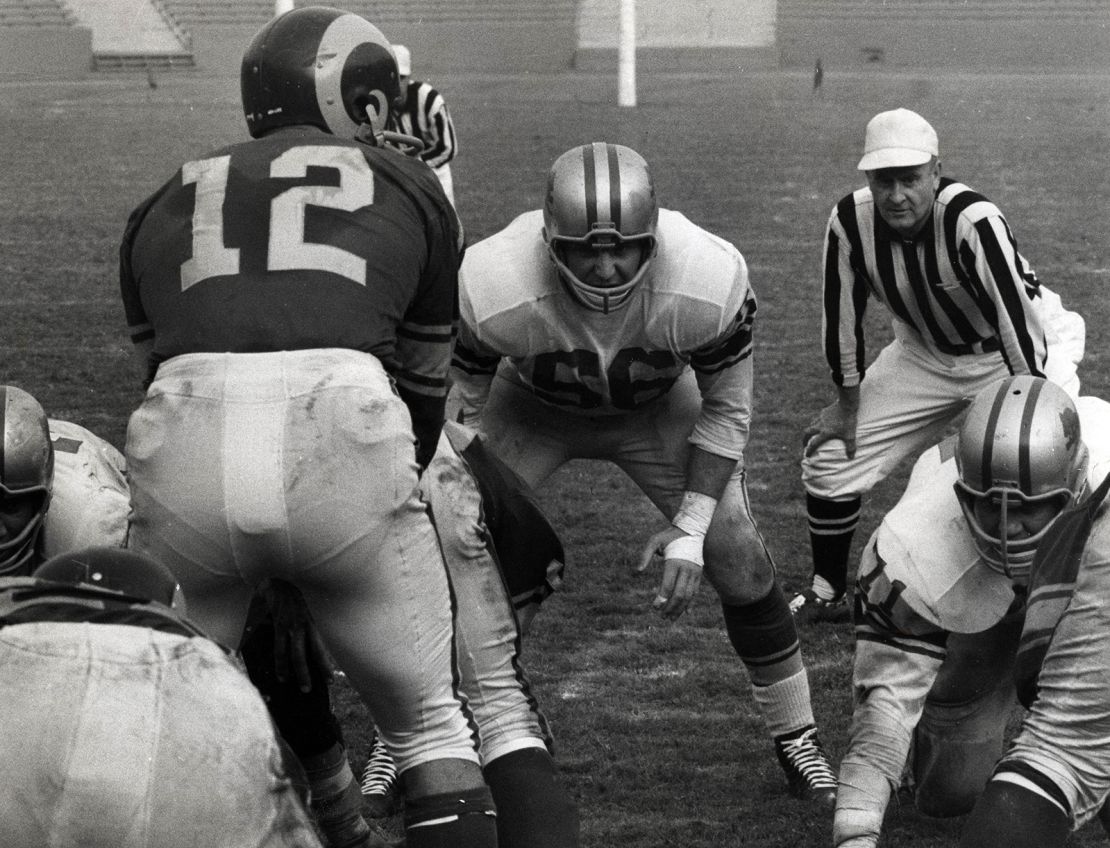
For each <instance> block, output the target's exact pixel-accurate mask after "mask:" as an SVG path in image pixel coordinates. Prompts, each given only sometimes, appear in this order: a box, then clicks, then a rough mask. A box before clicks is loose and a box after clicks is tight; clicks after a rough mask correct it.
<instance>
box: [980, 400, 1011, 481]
mask: <svg viewBox="0 0 1110 848" xmlns="http://www.w3.org/2000/svg"><path fill="white" fill-rule="evenodd" d="M1007 397H1009V392H999V393H998V394H996V395H995V397H994V403H992V404H991V411H990V415H988V416H987V426H986V430H985V432H984V433H983V459H982V466H981V467H980V469H979V479H980V480H982V481H983V483H982V486H983V491H984V492H985V491H987V490H988V489H990V488H991V487H993V486H994V475H993V474H991V466H992V465H993V464H994V438H995V432H996V431H997V430H998V419H999V418H1001V417H1002V407H1003V406H1005V405H1006V398H1007Z"/></svg>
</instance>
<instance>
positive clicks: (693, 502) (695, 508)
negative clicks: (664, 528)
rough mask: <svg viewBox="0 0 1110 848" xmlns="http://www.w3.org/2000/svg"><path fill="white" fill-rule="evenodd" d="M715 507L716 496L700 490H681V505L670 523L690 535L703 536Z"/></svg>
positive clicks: (706, 531)
mask: <svg viewBox="0 0 1110 848" xmlns="http://www.w3.org/2000/svg"><path fill="white" fill-rule="evenodd" d="M716 509H717V499H716V498H711V497H709V495H703V494H702V493H701V492H683V493H682V505H681V506H680V507H679V508H678V512H676V513H675V516H674V518H672V519H671V524H673V525H674V526H675V527H677V528H678V529H679V530H681V531H682V532H683V533H689V534H690V535H691V536H705V534H706V533H708V532H709V523H710V522H711V521H712V520H713V513H714V512H715V511H716Z"/></svg>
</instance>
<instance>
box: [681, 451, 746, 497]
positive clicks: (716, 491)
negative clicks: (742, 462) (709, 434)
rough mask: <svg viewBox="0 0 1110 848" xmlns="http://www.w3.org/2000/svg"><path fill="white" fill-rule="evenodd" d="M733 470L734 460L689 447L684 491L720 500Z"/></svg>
mask: <svg viewBox="0 0 1110 848" xmlns="http://www.w3.org/2000/svg"><path fill="white" fill-rule="evenodd" d="M735 470H736V460H735V459H729V458H728V457H725V456H719V455H717V454H714V453H710V452H709V451H707V450H704V449H702V448H699V447H697V446H696V445H691V446H690V457H689V459H688V460H687V462H686V491H688V492H697V493H698V494H702V495H708V496H709V497H711V498H713V499H714V500H720V497H721V495H722V494H723V493H724V491H725V486H727V485H728V481H729V479H730V478H731V477H732V474H733V472H734V471H735Z"/></svg>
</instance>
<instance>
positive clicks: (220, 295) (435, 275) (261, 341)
mask: <svg viewBox="0 0 1110 848" xmlns="http://www.w3.org/2000/svg"><path fill="white" fill-rule="evenodd" d="M460 244H461V236H460V232H459V224H458V219H457V217H456V216H455V213H454V211H453V209H452V208H451V206H450V204H449V203H448V201H447V198H446V196H445V195H444V194H443V191H442V189H441V188H440V186H439V182H438V181H437V180H436V178H435V176H434V175H433V173H432V172H431V170H429V168H428V167H427V166H426V165H425V164H424V163H422V162H420V161H418V160H415V159H408V158H407V157H405V156H403V155H401V154H399V153H397V152H396V151H393V150H384V149H380V148H372V147H369V146H367V145H364V144H362V143H360V142H356V141H354V140H352V139H343V138H338V137H336V136H333V135H330V134H327V133H324V132H322V131H320V130H318V129H316V128H314V127H290V128H286V129H283V130H279V131H277V132H274V133H271V134H269V135H267V136H265V137H264V138H260V139H255V140H252V141H248V142H244V143H241V144H237V145H232V146H230V147H226V148H224V149H222V150H217V151H214V152H212V153H210V154H207V155H205V156H203V157H199V158H197V159H195V160H194V161H191V162H187V163H185V164H184V165H183V166H182V167H181V169H180V170H179V171H178V172H177V173H176V174H175V175H174V177H173V178H171V179H170V180H169V181H168V182H167V183H166V184H165V185H163V186H162V187H161V188H160V189H159V190H158V191H157V192H155V194H154V195H153V196H151V197H150V198H149V199H148V200H147V201H145V202H144V203H143V204H142V205H140V206H139V207H138V208H137V209H136V210H135V211H134V212H133V213H132V215H131V218H130V220H129V221H128V226H127V230H126V232H125V234H124V238H123V243H122V246H121V250H120V286H121V293H122V296H123V302H124V309H125V312H126V317H127V322H128V325H129V328H130V332H131V336H132V341H134V342H136V343H152V344H153V352H152V354H151V362H150V366H151V374H150V375H148V376H152V375H153V370H154V369H155V368H156V367H157V365H158V363H160V362H162V361H164V360H166V359H169V358H170V357H173V356H177V355H179V354H183V353H198V352H230V353H254V352H264V351H278V350H304V349H310V348H349V349H354V350H359V351H364V352H368V353H372V354H374V355H375V356H376V357H377V358H378V359H379V360H380V361H381V362H382V364H383V365H384V366H385V367H386V370H387V371H389V372H390V373H391V374H392V375H393V376H394V377H395V378H397V377H398V372H399V371H400V372H401V377H404V376H405V375H408V376H410V377H411V382H412V383H413V386H414V387H420V388H422V389H423V390H424V391H427V386H428V385H429V383H428V381H431V382H432V383H437V382H438V383H439V384H440V385H441V386H443V387H444V389H443V392H444V393H445V383H443V382H442V380H443V378H445V376H446V370H447V358H448V357H449V351H450V342H451V327H452V322H453V319H454V317H455V313H456V308H457V307H456V302H457V284H458V263H459V246H460Z"/></svg>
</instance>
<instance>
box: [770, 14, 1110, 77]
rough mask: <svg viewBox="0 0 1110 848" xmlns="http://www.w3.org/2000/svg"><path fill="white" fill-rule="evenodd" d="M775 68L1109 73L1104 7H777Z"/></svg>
mask: <svg viewBox="0 0 1110 848" xmlns="http://www.w3.org/2000/svg"><path fill="white" fill-rule="evenodd" d="M777 42H778V48H779V55H780V64H781V65H783V66H786V67H791V66H806V65H811V64H812V63H813V62H814V59H815V57H818V56H819V57H821V58H822V59H823V61H824V64H825V69H826V71H828V70H829V69H830V68H831V67H834V66H841V67H847V66H861V65H869V64H870V65H876V66H884V65H885V66H895V67H898V66H901V67H918V68H930V69H945V68H948V69H953V70H956V69H983V70H988V69H1008V70H1018V69H1025V70H1035V69H1076V70H1079V69H1084V68H1087V69H1096V68H1106V67H1107V66H1110V2H1107V0H974V2H964V0H778V7H777Z"/></svg>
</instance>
